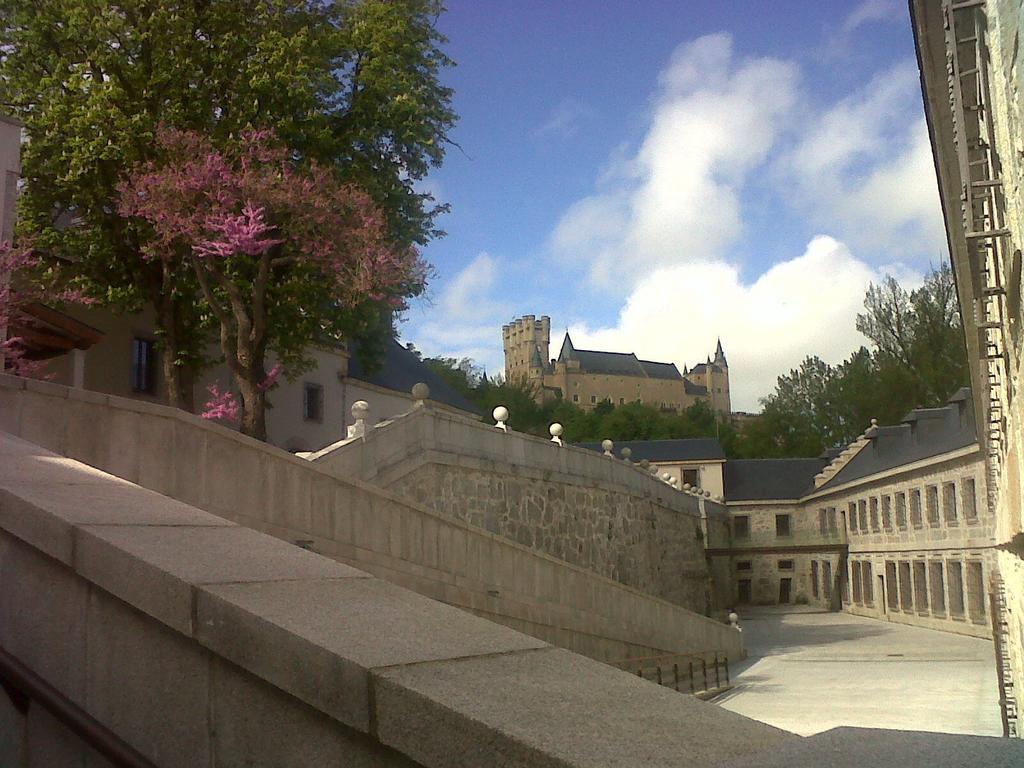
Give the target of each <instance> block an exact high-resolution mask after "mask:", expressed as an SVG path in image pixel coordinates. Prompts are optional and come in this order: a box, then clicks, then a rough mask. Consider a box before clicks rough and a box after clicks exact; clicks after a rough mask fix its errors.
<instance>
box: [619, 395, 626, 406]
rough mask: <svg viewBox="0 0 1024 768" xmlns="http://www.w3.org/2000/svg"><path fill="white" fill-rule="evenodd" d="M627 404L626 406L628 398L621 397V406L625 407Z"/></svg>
mask: <svg viewBox="0 0 1024 768" xmlns="http://www.w3.org/2000/svg"><path fill="white" fill-rule="evenodd" d="M625 404H626V398H624V397H620V398H619V405H625Z"/></svg>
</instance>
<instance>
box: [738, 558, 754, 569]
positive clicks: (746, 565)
mask: <svg viewBox="0 0 1024 768" xmlns="http://www.w3.org/2000/svg"><path fill="white" fill-rule="evenodd" d="M736 570H737V571H750V570H753V569H752V568H751V566H750V561H749V560H737V561H736Z"/></svg>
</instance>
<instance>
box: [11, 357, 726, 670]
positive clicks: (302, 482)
mask: <svg viewBox="0 0 1024 768" xmlns="http://www.w3.org/2000/svg"><path fill="white" fill-rule="evenodd" d="M467 421H468V420H467ZM471 423H472V422H471ZM0 431H7V432H10V433H12V434H17V435H20V436H22V437H24V438H25V439H27V440H30V441H32V442H34V443H37V444H39V445H42V446H44V447H47V448H49V449H50V450H54V451H56V452H58V453H61V454H64V455H67V456H71V457H73V458H76V459H79V460H81V461H83V462H85V463H87V464H90V465H92V466H96V467H99V468H102V469H104V470H105V471H108V472H111V473H112V474H114V475H117V476H118V477H122V478H124V479H126V480H129V481H130V482H135V483H139V484H140V485H143V486H144V487H146V488H149V489H152V490H155V491H157V492H159V493H164V494H167V495H170V496H172V497H174V498H176V499H179V500H181V501H184V502H185V503H189V504H193V505H195V506H197V507H200V508H202V509H204V510H207V511H209V512H211V513H213V514H216V515H220V516H222V517H225V518H227V519H230V520H232V521H235V522H238V523H240V524H242V525H244V526H246V527H249V528H253V529H255V530H258V531H262V532H265V533H269V534H271V535H273V536H275V537H277V538H280V539H283V540H285V541H289V542H292V543H299V544H301V545H302V546H305V547H309V548H312V549H314V550H315V551H317V552H321V553H323V554H325V555H327V556H329V557H331V558H334V559H337V560H341V561H344V562H347V563H352V564H356V565H358V567H360V568H362V569H364V570H366V571H369V572H370V573H373V574H375V575H378V576H380V577H381V578H384V579H386V580H388V581H391V582H393V583H395V584H399V585H401V586H404V587H407V588H409V589H413V590H414V591H416V592H419V593H420V594H423V595H426V596H428V597H431V598H435V599H437V600H441V601H443V602H446V603H449V604H451V605H455V606H459V607H461V608H464V609H466V610H468V611H470V612H473V613H476V614H478V615H480V616H484V617H487V618H489V619H492V620H494V621H498V622H500V623H502V624H505V625H507V626H510V627H513V628H515V629H519V630H522V631H524V632H527V633H529V634H532V635H533V636H535V637H539V638H540V639H542V640H545V641H547V642H551V643H553V644H556V645H558V646H560V647H563V648H568V649H571V650H574V651H577V652H580V653H583V654H585V655H589V656H592V657H593V658H597V659H615V658H625V657H631V656H643V655H651V654H656V653H663V652H666V651H667V652H687V651H697V650H709V649H716V648H717V649H721V650H724V651H725V652H726V653H727V654H728V655H729V656H730V657H732V658H738V657H739V656H740V655H741V653H742V645H741V640H740V638H739V637H738V636H737V635H736V633H735V632H733V631H732V630H730V629H729V628H728V627H727V626H725V625H723V624H722V623H720V622H716V621H712V620H710V619H707V618H704V617H703V616H700V615H698V614H695V613H693V612H691V611H688V610H685V609H684V608H681V607H679V606H677V605H674V604H672V603H669V602H667V601H664V600H660V599H658V598H655V597H652V596H650V595H647V594H644V593H642V592H640V591H638V590H636V589H632V588H630V587H628V586H625V585H623V584H620V583H618V582H616V581H613V580H611V579H608V578H605V577H602V576H600V575H598V574H595V573H592V572H590V571H587V570H585V569H582V568H579V567H576V566H573V565H571V564H569V563H566V562H564V561H562V560H559V559H557V558H554V557H551V556H548V555H545V554H543V553H540V552H536V551H534V550H531V549H529V548H527V547H524V546H522V545H520V544H518V543H516V542H513V541H510V540H508V539H506V538H504V537H501V536H497V535H494V534H492V533H490V532H488V531H485V530H482V529H479V528H476V527H474V526H470V525H467V524H466V523H463V522H461V521H459V520H457V519H455V518H453V517H451V516H447V515H445V514H443V513H438V512H434V511H432V510H429V509H426V508H425V507H423V506H421V505H418V504H415V503H414V502H411V501H409V500H406V499H402V498H401V497H399V496H397V495H395V494H392V493H389V492H387V491H384V490H381V489H379V488H375V487H373V486H370V485H368V484H366V483H363V482H360V481H358V480H341V479H338V478H337V477H333V476H331V475H330V474H328V473H326V472H325V471H323V470H321V469H320V468H318V467H316V466H314V465H312V464H311V463H310V462H308V461H305V460H302V459H298V458H296V457H294V456H291V455H290V454H287V453H284V452H282V451H279V450H277V449H275V448H273V447H272V446H268V445H266V444H263V443H259V442H257V441H254V440H251V439H249V438H246V437H244V436H242V435H239V434H238V433H236V432H232V431H230V430H226V429H223V428H220V427H218V426H216V425H213V424H210V423H208V422H204V421H202V420H201V419H198V418H197V417H194V416H191V415H189V414H185V413H183V412H180V411H175V410H172V409H169V408H166V407H164V406H158V405H151V404H147V403H141V402H138V401H134V400H125V399H120V398H112V397H108V396H102V395H98V394H96V393H91V392H87V391H82V390H74V389H69V388H66V387H61V386H58V385H55V384H52V383H45V382H35V381H26V380H23V379H16V378H14V377H10V376H0ZM542 442H543V441H542ZM579 453H583V452H582V451H579ZM619 469H620V471H621V472H623V473H626V474H624V475H623V476H624V477H628V476H635V477H640V475H641V473H639V472H638V471H636V470H633V469H630V468H626V467H621V468H619ZM647 481H649V482H651V483H653V482H654V481H652V480H650V478H647ZM668 490H671V489H668ZM672 493H675V492H674V491H672Z"/></svg>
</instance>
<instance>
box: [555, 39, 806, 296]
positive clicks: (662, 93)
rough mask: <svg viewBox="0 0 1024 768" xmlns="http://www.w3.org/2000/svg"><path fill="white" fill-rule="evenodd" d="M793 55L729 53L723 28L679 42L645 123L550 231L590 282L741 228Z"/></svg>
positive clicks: (784, 97) (641, 268) (725, 238)
mask: <svg viewBox="0 0 1024 768" xmlns="http://www.w3.org/2000/svg"><path fill="white" fill-rule="evenodd" d="M796 92H797V69H796V67H795V65H793V64H791V63H787V62H782V61H779V60H776V59H769V58H760V59H746V60H738V61H737V60H736V57H735V56H734V54H733V46H732V38H731V37H730V36H729V35H726V34H716V35H708V36H705V37H702V38H699V39H698V40H695V41H693V42H691V43H687V44H685V45H682V46H680V47H679V48H678V49H676V51H675V52H674V53H673V55H672V58H671V60H670V62H669V64H668V66H667V67H666V69H665V70H664V71H663V72H662V73H661V76H660V78H659V91H658V93H657V95H656V97H655V99H654V106H653V112H652V116H651V125H650V129H649V130H648V132H647V135H646V136H645V138H644V140H643V141H642V143H641V144H640V146H639V148H638V149H637V151H636V152H635V154H633V155H632V156H631V157H628V158H626V159H622V160H619V161H618V162H616V163H615V166H614V169H615V170H614V172H612V173H606V174H604V176H603V179H602V186H603V187H605V189H603V190H599V191H598V192H597V193H595V194H594V195H591V196H589V197H587V198H584V199H582V200H579V201H577V202H576V203H575V204H574V205H572V206H571V207H570V208H569V209H568V210H567V211H566V212H565V214H564V215H563V216H562V218H561V220H560V221H559V222H558V224H557V226H556V228H555V231H554V232H553V234H552V236H551V238H550V245H551V248H552V250H553V251H554V253H555V254H556V255H558V256H559V258H560V259H561V260H562V261H563V263H569V264H577V265H579V264H582V265H583V266H584V268H585V269H586V270H587V272H588V276H589V277H590V279H591V280H592V281H593V282H594V283H596V284H598V285H611V284H614V283H616V282H618V281H620V280H621V279H622V278H623V277H624V276H631V275H636V274H642V273H644V272H647V271H649V270H651V269H655V268H658V267H663V266H668V265H671V264H678V263H680V262H684V261H691V262H692V261H705V260H708V259H711V258H715V257H717V256H718V255H719V254H720V253H721V252H722V250H723V249H724V248H725V247H726V246H728V245H729V244H730V243H732V242H734V241H735V240H736V238H737V237H739V236H740V234H741V233H742V220H741V215H740V203H739V191H740V188H741V186H742V184H743V182H744V180H745V178H746V176H747V174H748V173H749V172H750V171H751V170H752V169H753V168H755V167H757V166H758V165H761V164H762V163H763V162H764V161H765V159H766V157H767V155H768V152H769V150H770V149H771V147H772V145H773V142H774V141H775V139H776V137H777V135H778V132H779V129H780V127H781V125H782V124H783V123H784V122H785V120H786V119H788V118H787V115H788V113H789V111H790V108H791V107H792V106H793V104H794V102H795V99H796Z"/></svg>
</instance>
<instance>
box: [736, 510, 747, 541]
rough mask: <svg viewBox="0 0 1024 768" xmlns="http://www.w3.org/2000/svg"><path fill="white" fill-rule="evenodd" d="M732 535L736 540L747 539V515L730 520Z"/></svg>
mask: <svg viewBox="0 0 1024 768" xmlns="http://www.w3.org/2000/svg"><path fill="white" fill-rule="evenodd" d="M732 535H733V536H735V537H736V538H737V539H749V538H750V517H748V516H747V515H736V516H735V517H734V518H733V519H732Z"/></svg>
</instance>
